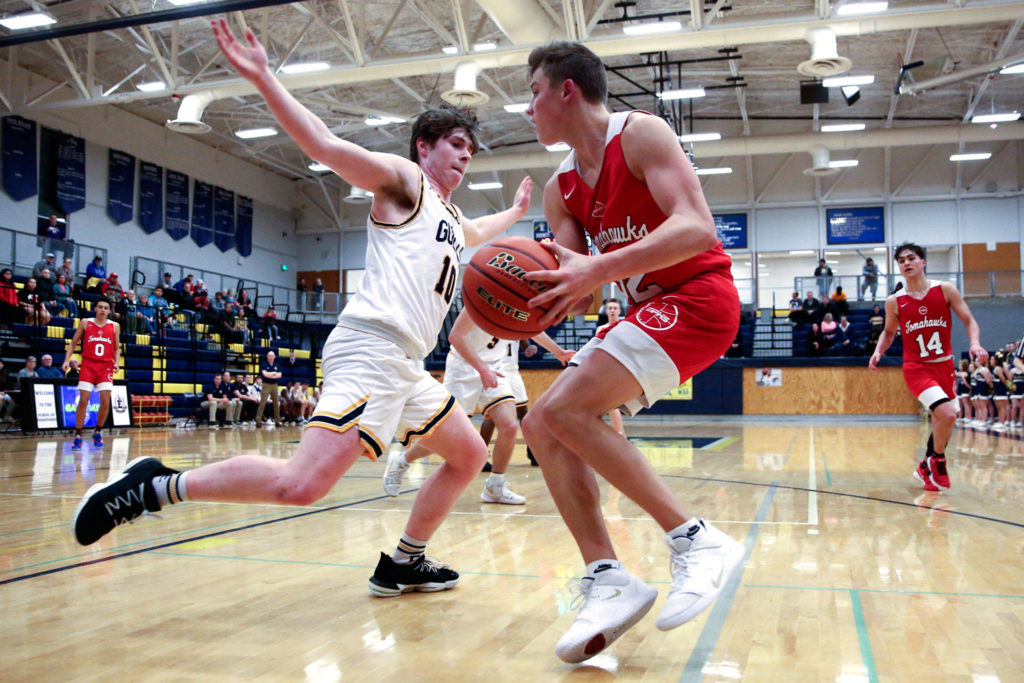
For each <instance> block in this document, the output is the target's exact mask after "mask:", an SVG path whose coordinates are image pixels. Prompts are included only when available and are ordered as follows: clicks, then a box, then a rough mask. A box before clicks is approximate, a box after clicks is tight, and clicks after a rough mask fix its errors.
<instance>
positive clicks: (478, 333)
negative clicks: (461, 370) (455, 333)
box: [448, 325, 508, 365]
mask: <svg viewBox="0 0 1024 683" xmlns="http://www.w3.org/2000/svg"><path fill="white" fill-rule="evenodd" d="M466 345H467V346H469V347H470V348H471V349H473V350H474V351H476V355H478V356H480V360H482V361H483V362H485V363H487V364H488V365H493V364H494V363H496V362H497V361H501V360H502V359H503V357H504V356H505V354H506V353H507V350H508V342H506V341H505V340H503V339H498V338H497V337H492V336H491V335H490V334H488V333H487V332H484V331H483V330H482V329H480V328H479V327H477V326H476V325H473V326H472V327H471V328H470V330H469V332H467V333H466ZM448 355H449V356H455V357H456V358H458V359H459V360H461V361H465V360H466V359H465V358H463V357H462V356H461V355H459V352H458V351H456V350H455V347H454V346H452V347H451V350H449V351H448Z"/></svg>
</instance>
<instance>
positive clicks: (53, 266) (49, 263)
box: [32, 252, 57, 282]
mask: <svg viewBox="0 0 1024 683" xmlns="http://www.w3.org/2000/svg"><path fill="white" fill-rule="evenodd" d="M44 268H45V269H47V270H49V271H50V275H49V277H50V281H51V282H52V281H53V280H55V279H56V277H57V276H56V272H57V263H56V260H55V257H54V255H53V253H52V252H51V253H47V254H46V256H44V257H43V260H41V261H36V264H35V265H34V266H32V277H34V278H35V279H36V282H39V280H41V279H42V277H43V269H44Z"/></svg>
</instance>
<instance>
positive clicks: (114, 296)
mask: <svg viewBox="0 0 1024 683" xmlns="http://www.w3.org/2000/svg"><path fill="white" fill-rule="evenodd" d="M100 294H101V295H102V296H103V298H104V299H106V300H107V301H109V302H110V310H111V312H112V313H111V315H113V312H114V311H117V310H118V305H119V304H120V303H121V299H123V298H124V287H122V286H121V283H120V282H118V280H117V273H111V274H110V275H108V276H107V279H106V280H104V281H103V284H101V285H100ZM115 320H116V317H115Z"/></svg>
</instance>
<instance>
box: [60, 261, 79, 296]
mask: <svg viewBox="0 0 1024 683" xmlns="http://www.w3.org/2000/svg"><path fill="white" fill-rule="evenodd" d="M61 275H63V276H64V280H65V281H66V282H67V283H68V287H70V288H71V292H72V293H73V294H77V293H78V283H77V282H76V281H75V268H74V266H72V265H71V259H69V258H65V259H64V265H62V266H61V267H60V268H58V269H57V279H58V280H59V279H60V276H61Z"/></svg>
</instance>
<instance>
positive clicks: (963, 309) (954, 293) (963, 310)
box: [942, 282, 988, 363]
mask: <svg viewBox="0 0 1024 683" xmlns="http://www.w3.org/2000/svg"><path fill="white" fill-rule="evenodd" d="M942 293H943V294H945V295H946V301H948V302H949V307H950V308H951V309H952V310H953V312H954V313H956V317H958V318H960V322H962V323H963V324H964V327H965V328H966V329H967V339H968V341H969V342H970V344H971V350H970V355H971V358H973V359H974V360H976V361H978V362H980V363H987V362H988V351H986V350H985V348H984V347H983V346H982V345H981V328H980V327H978V321H977V320H975V319H974V316H973V315H972V314H971V309H970V307H969V306H968V305H967V302H966V301H964V298H963V296H962V295H961V294H960V292H959V290H957V288H956V287H954V286H953V283H952V282H943V283H942Z"/></svg>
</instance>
